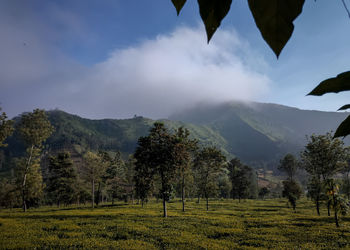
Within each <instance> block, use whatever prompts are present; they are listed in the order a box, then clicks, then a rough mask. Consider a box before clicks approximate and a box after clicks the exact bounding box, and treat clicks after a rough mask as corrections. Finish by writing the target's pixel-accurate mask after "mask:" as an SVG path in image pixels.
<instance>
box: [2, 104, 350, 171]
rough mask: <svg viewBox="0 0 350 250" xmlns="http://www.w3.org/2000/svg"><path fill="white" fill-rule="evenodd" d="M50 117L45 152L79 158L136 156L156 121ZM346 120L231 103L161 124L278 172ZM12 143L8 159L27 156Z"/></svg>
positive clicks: (59, 113) (325, 114)
mask: <svg viewBox="0 0 350 250" xmlns="http://www.w3.org/2000/svg"><path fill="white" fill-rule="evenodd" d="M47 115H48V118H49V120H50V122H51V123H52V125H53V126H54V127H55V132H54V134H53V135H52V136H51V137H50V138H49V139H48V140H47V142H46V143H45V145H46V148H47V149H48V150H50V151H51V152H55V151H60V150H63V149H65V148H70V150H74V151H75V153H77V155H79V154H80V155H81V154H83V152H84V151H86V150H88V149H91V150H98V149H103V150H107V151H116V150H119V151H121V152H122V153H123V155H125V156H126V155H128V154H132V153H133V152H134V150H135V148H136V145H137V139H138V138H139V137H140V136H145V135H147V134H148V131H149V129H150V128H151V126H152V124H153V123H154V122H155V121H156V120H152V119H149V118H145V117H142V116H135V117H134V118H129V119H111V118H107V119H88V118H82V117H80V116H78V115H72V114H69V113H66V112H64V111H60V110H51V111H47ZM347 115H348V113H346V112H341V113H336V112H324V111H311V110H302V109H297V108H293V107H288V106H284V105H279V104H266V103H248V104H247V103H241V102H229V103H223V104H218V105H200V106H197V107H192V108H190V109H187V110H184V111H182V112H178V113H177V114H173V115H171V116H169V118H168V119H161V120H158V121H162V122H164V123H165V125H166V126H167V127H168V128H169V129H171V130H173V129H175V128H178V127H180V126H184V127H186V128H188V129H189V130H190V133H191V135H192V136H193V138H197V139H198V140H199V142H200V143H201V144H202V145H205V146H216V147H218V148H219V149H221V150H222V151H223V152H224V154H225V155H226V156H227V157H228V158H231V157H234V156H237V157H238V158H240V159H241V160H242V161H243V162H245V163H247V164H250V165H251V166H254V167H261V166H263V167H266V168H268V169H274V168H276V165H277V164H278V162H279V159H280V158H281V157H283V155H284V154H286V153H294V154H297V153H298V152H299V151H300V150H301V149H302V147H303V146H304V145H305V143H306V137H305V135H311V134H312V133H316V134H324V133H326V132H329V131H330V130H332V129H335V128H336V127H337V125H338V124H339V123H340V122H341V121H342V120H343V119H345V117H346V116H347ZM16 119H18V117H17V118H16ZM7 141H8V144H9V147H8V148H5V149H2V151H3V152H4V155H5V156H7V158H9V157H14V156H19V155H20V154H21V152H22V153H23V150H24V147H23V145H22V146H21V142H20V139H19V137H18V134H17V133H15V134H14V135H13V136H12V137H10V138H9V139H8V140H7ZM346 141H347V142H348V141H349V140H348V139H347V140H346ZM2 162H4V161H2Z"/></svg>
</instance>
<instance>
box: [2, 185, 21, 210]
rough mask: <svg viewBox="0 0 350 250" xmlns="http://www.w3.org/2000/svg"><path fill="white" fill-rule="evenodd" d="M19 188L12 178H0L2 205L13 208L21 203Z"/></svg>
mask: <svg viewBox="0 0 350 250" xmlns="http://www.w3.org/2000/svg"><path fill="white" fill-rule="evenodd" d="M18 194H19V193H18V189H17V187H16V185H15V183H14V181H13V180H11V179H6V178H3V179H1V180H0V207H9V208H13V207H14V206H17V205H20V199H19V195H18Z"/></svg>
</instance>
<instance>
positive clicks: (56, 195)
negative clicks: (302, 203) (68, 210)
mask: <svg viewBox="0 0 350 250" xmlns="http://www.w3.org/2000/svg"><path fill="white" fill-rule="evenodd" d="M76 182H77V173H76V171H75V168H74V165H73V161H72V160H71V158H70V154H69V153H67V152H64V153H58V154H57V156H51V157H50V159H49V178H48V182H47V188H46V190H47V192H48V194H49V200H50V201H51V202H54V203H56V204H57V206H58V207H59V206H60V204H62V203H64V204H65V205H68V204H70V203H72V202H73V201H74V198H75V197H76V193H77V187H76Z"/></svg>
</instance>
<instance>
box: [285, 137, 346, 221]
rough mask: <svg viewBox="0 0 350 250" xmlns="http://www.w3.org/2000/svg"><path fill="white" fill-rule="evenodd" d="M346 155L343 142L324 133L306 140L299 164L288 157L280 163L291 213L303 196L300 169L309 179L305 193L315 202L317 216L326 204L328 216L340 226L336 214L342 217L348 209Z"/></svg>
mask: <svg viewBox="0 0 350 250" xmlns="http://www.w3.org/2000/svg"><path fill="white" fill-rule="evenodd" d="M349 153H350V152H349V148H347V147H344V143H343V141H341V140H339V139H334V138H332V135H331V134H330V133H327V134H326V135H312V136H311V137H310V138H308V143H307V145H306V146H305V149H304V150H303V151H302V152H301V153H300V160H299V161H298V160H297V159H296V158H295V157H294V156H293V155H291V154H287V155H286V156H285V157H284V158H283V159H282V160H281V162H280V165H279V170H281V171H283V172H285V173H286V175H287V179H286V180H285V181H283V193H282V195H283V196H284V197H286V198H287V199H288V200H289V202H290V203H291V205H292V206H293V209H294V210H295V207H296V201H297V199H299V198H300V196H301V195H302V187H301V186H300V185H299V184H298V182H297V180H296V173H297V171H298V169H300V171H303V172H304V173H306V174H307V175H308V183H307V187H306V192H307V196H308V197H309V198H310V199H311V200H313V201H314V203H315V207H316V211H317V214H318V215H320V205H321V203H322V202H324V203H326V205H327V211H328V216H330V211H331V209H332V210H333V211H334V218H335V223H336V225H337V226H339V221H338V215H339V213H342V214H343V215H345V214H346V213H347V212H348V207H349V204H348V200H347V199H349V198H350V185H349V184H350V175H349V174H350V164H349V161H350V157H349Z"/></svg>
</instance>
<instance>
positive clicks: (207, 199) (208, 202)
mask: <svg viewBox="0 0 350 250" xmlns="http://www.w3.org/2000/svg"><path fill="white" fill-rule="evenodd" d="M206 199H207V211H209V198H208V197H206Z"/></svg>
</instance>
